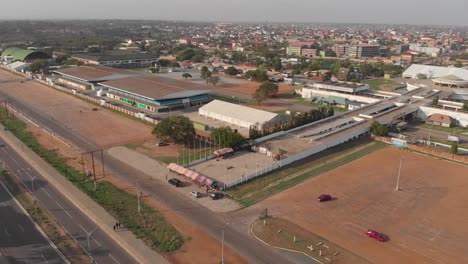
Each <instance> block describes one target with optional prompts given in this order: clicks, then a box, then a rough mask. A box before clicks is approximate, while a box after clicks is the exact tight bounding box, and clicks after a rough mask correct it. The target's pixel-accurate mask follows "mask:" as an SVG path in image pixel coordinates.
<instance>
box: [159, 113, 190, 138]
mask: <svg viewBox="0 0 468 264" xmlns="http://www.w3.org/2000/svg"><path fill="white" fill-rule="evenodd" d="M153 134H155V135H156V136H158V137H159V138H161V139H162V140H167V141H172V142H174V143H176V144H181V143H183V144H187V143H188V142H191V141H193V140H194V139H195V127H194V126H193V123H192V121H190V119H188V118H187V117H185V116H180V115H179V116H171V117H169V118H166V119H163V120H162V121H161V122H159V123H158V124H157V125H156V127H155V128H154V130H153Z"/></svg>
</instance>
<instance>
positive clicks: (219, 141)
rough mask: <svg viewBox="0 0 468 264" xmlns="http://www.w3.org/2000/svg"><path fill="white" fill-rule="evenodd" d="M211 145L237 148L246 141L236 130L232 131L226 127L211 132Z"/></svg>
mask: <svg viewBox="0 0 468 264" xmlns="http://www.w3.org/2000/svg"><path fill="white" fill-rule="evenodd" d="M211 138H212V140H213V143H214V144H215V145H217V146H219V147H221V148H226V147H231V148H234V147H239V146H241V145H242V144H244V143H246V139H245V138H244V137H243V136H242V135H241V134H239V133H237V130H233V129H232V128H230V127H228V126H224V127H218V128H215V129H213V130H212V131H211Z"/></svg>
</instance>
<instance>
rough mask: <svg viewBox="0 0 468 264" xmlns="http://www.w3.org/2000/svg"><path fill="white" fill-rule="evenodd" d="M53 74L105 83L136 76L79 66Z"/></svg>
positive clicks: (123, 71) (98, 67)
mask: <svg viewBox="0 0 468 264" xmlns="http://www.w3.org/2000/svg"><path fill="white" fill-rule="evenodd" d="M54 72H55V73H58V74H62V75H67V76H71V77H74V78H77V79H81V80H84V81H106V80H112V79H115V78H117V77H126V76H130V75H137V73H135V72H133V71H129V70H121V69H115V68H110V67H104V66H79V67H70V68H64V69H60V70H56V71H54Z"/></svg>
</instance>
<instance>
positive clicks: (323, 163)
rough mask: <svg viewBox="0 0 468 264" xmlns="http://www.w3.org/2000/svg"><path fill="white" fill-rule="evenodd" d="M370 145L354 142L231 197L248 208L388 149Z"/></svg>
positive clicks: (237, 188) (260, 180)
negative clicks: (303, 182) (382, 149)
mask: <svg viewBox="0 0 468 264" xmlns="http://www.w3.org/2000/svg"><path fill="white" fill-rule="evenodd" d="M366 141H367V142H365V143H363V142H350V143H346V144H343V145H340V146H337V147H334V148H331V149H328V150H325V151H323V152H321V153H319V154H316V155H313V156H311V157H309V158H307V159H306V160H303V161H299V162H297V163H294V164H291V165H288V166H287V167H286V168H283V169H282V170H280V171H276V172H273V173H271V174H267V175H264V176H262V177H259V178H256V179H254V180H252V181H249V182H247V183H245V184H242V185H238V186H235V187H233V188H230V189H228V190H227V193H228V194H229V196H230V197H231V198H233V199H235V200H236V201H238V202H239V203H240V204H241V205H243V206H245V207H247V206H250V205H253V204H255V203H257V202H259V201H261V200H263V199H265V198H267V197H269V196H271V195H273V194H276V193H279V192H281V191H283V190H285V189H288V188H290V187H292V186H294V185H296V184H298V183H300V182H302V181H304V180H307V179H309V178H311V177H315V176H318V175H320V174H322V173H324V172H327V171H330V170H332V169H335V168H337V167H339V166H341V165H343V164H346V163H348V162H351V161H353V160H355V159H358V158H360V157H363V156H365V155H367V154H369V153H371V152H373V151H375V150H378V149H380V148H383V147H385V146H386V144H385V143H382V142H377V141H370V142H369V141H368V140H366Z"/></svg>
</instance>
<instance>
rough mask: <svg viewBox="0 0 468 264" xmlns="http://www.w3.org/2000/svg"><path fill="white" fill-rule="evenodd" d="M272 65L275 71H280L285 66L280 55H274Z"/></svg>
mask: <svg viewBox="0 0 468 264" xmlns="http://www.w3.org/2000/svg"><path fill="white" fill-rule="evenodd" d="M271 66H272V67H273V69H274V70H275V71H280V70H281V69H282V68H283V64H282V63H281V59H280V57H278V56H277V57H274V58H273V60H271Z"/></svg>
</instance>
